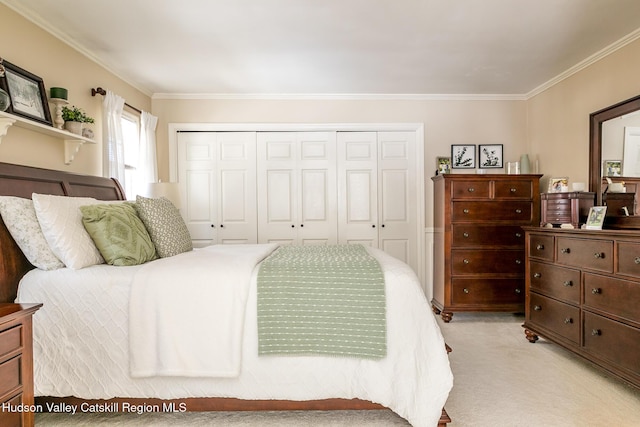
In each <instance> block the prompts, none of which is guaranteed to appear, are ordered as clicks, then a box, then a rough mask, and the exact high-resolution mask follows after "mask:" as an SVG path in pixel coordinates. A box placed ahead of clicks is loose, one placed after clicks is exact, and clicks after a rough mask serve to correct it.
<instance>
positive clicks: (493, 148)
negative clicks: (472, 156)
mask: <svg viewBox="0 0 640 427" xmlns="http://www.w3.org/2000/svg"><path fill="white" fill-rule="evenodd" d="M478 158H479V166H480V169H494V168H502V167H503V163H502V144H487V145H484V144H481V145H480V146H479V147H478Z"/></svg>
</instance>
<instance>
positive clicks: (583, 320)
mask: <svg viewBox="0 0 640 427" xmlns="http://www.w3.org/2000/svg"><path fill="white" fill-rule="evenodd" d="M635 113H638V116H637V121H638V123H639V124H638V127H640V96H638V97H635V98H632V99H629V100H627V101H624V102H621V103H618V104H615V105H612V106H610V107H607V108H605V109H602V110H599V111H597V112H595V113H593V114H591V116H590V126H591V130H590V165H589V191H590V192H592V193H595V203H596V205H603V204H605V203H606V204H607V206H608V208H607V217H606V220H605V223H604V226H603V229H602V230H584V229H560V228H544V227H525V228H524V229H525V248H526V249H525V250H526V254H525V259H526V263H525V264H526V265H525V322H524V325H523V327H524V328H525V335H526V338H527V339H528V340H529V341H530V342H532V343H534V342H536V341H537V340H538V339H539V337H543V338H545V339H547V340H549V341H552V342H554V343H556V344H559V345H561V346H563V347H565V348H566V349H568V350H570V351H572V352H574V353H575V354H578V355H580V356H582V357H583V358H585V359H586V360H588V361H589V362H591V363H593V364H595V365H597V366H599V367H600V368H602V369H604V370H606V371H607V372H608V373H610V374H612V375H614V376H616V377H618V378H620V379H622V380H624V381H626V382H628V383H630V384H632V385H634V386H636V387H640V306H639V305H638V301H640V215H638V196H639V195H638V193H639V191H637V190H640V172H638V176H636V172H635V169H636V167H637V168H638V170H639V171H640V164H638V165H637V166H636V165H635V161H634V157H635V155H634V154H633V153H634V150H635V147H634V144H635V143H636V141H635V140H634V139H633V138H626V140H624V142H623V141H622V140H614V139H611V138H609V137H610V134H613V133H618V134H620V135H623V134H624V129H623V130H622V131H620V130H618V132H610V129H609V128H610V127H619V126H620V123H619V122H621V121H626V120H627V119H629V118H630V117H633V116H634V115H635ZM614 122H616V123H614ZM624 127H635V126H633V123H631V124H628V125H625V126H623V128H624ZM621 138H622V137H621ZM639 138H640V137H639ZM637 143H638V153H640V140H639V141H637ZM613 144H619V145H617V146H615V147H614V146H613ZM625 144H626V145H627V146H626V147H625ZM637 157H638V159H640V155H639V156H637ZM605 163H606V164H607V166H606V167H605ZM625 163H628V164H627V167H624V164H625ZM639 163H640V162H639ZM625 174H627V175H632V176H626V175H625ZM607 178H609V180H610V181H609V180H607ZM622 183H624V184H622ZM615 184H618V185H615ZM620 184H622V185H620ZM622 188H624V190H622Z"/></svg>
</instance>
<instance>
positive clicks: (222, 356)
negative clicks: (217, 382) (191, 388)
mask: <svg viewBox="0 0 640 427" xmlns="http://www.w3.org/2000/svg"><path fill="white" fill-rule="evenodd" d="M276 247H277V245H275V244H264V245H231V246H222V245H216V246H208V247H205V248H203V249H199V250H195V251H191V252H185V253H182V254H180V255H177V256H173V257H170V258H161V259H158V260H156V261H153V262H149V263H147V264H145V265H144V266H142V267H141V268H140V269H139V270H138V272H137V273H136V274H135V275H134V277H133V283H132V286H131V300H130V302H129V354H130V356H131V362H130V366H131V375H132V376H134V377H152V376H184V377H236V376H238V375H239V374H240V361H241V350H242V333H243V330H244V318H245V308H246V305H247V296H248V295H249V285H250V284H251V276H252V273H253V270H254V268H255V267H256V265H257V264H258V263H259V262H260V261H262V260H263V259H264V258H266V257H267V256H268V255H269V254H271V252H273V250H274V249H275V248H276Z"/></svg>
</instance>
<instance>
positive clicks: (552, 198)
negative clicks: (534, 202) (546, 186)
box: [540, 191, 596, 228]
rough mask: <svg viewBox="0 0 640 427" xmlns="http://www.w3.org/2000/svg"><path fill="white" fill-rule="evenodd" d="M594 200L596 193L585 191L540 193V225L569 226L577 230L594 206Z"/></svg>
mask: <svg viewBox="0 0 640 427" xmlns="http://www.w3.org/2000/svg"><path fill="white" fill-rule="evenodd" d="M595 200H596V193H592V192H587V191H572V192H563V193H542V194H540V203H541V212H540V225H541V226H545V225H547V224H552V225H554V226H560V225H562V224H571V225H572V226H573V227H574V228H579V227H580V225H582V224H584V223H585V221H586V220H587V217H588V216H589V209H590V208H591V207H593V206H594V204H595Z"/></svg>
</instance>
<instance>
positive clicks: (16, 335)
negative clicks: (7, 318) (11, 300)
mask: <svg viewBox="0 0 640 427" xmlns="http://www.w3.org/2000/svg"><path fill="white" fill-rule="evenodd" d="M21 347H22V325H18V326H14V327H13V328H10V329H6V330H4V331H2V332H0V360H3V359H4V358H5V357H6V356H7V355H9V354H10V353H14V352H16V351H19V350H20V348H21Z"/></svg>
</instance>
